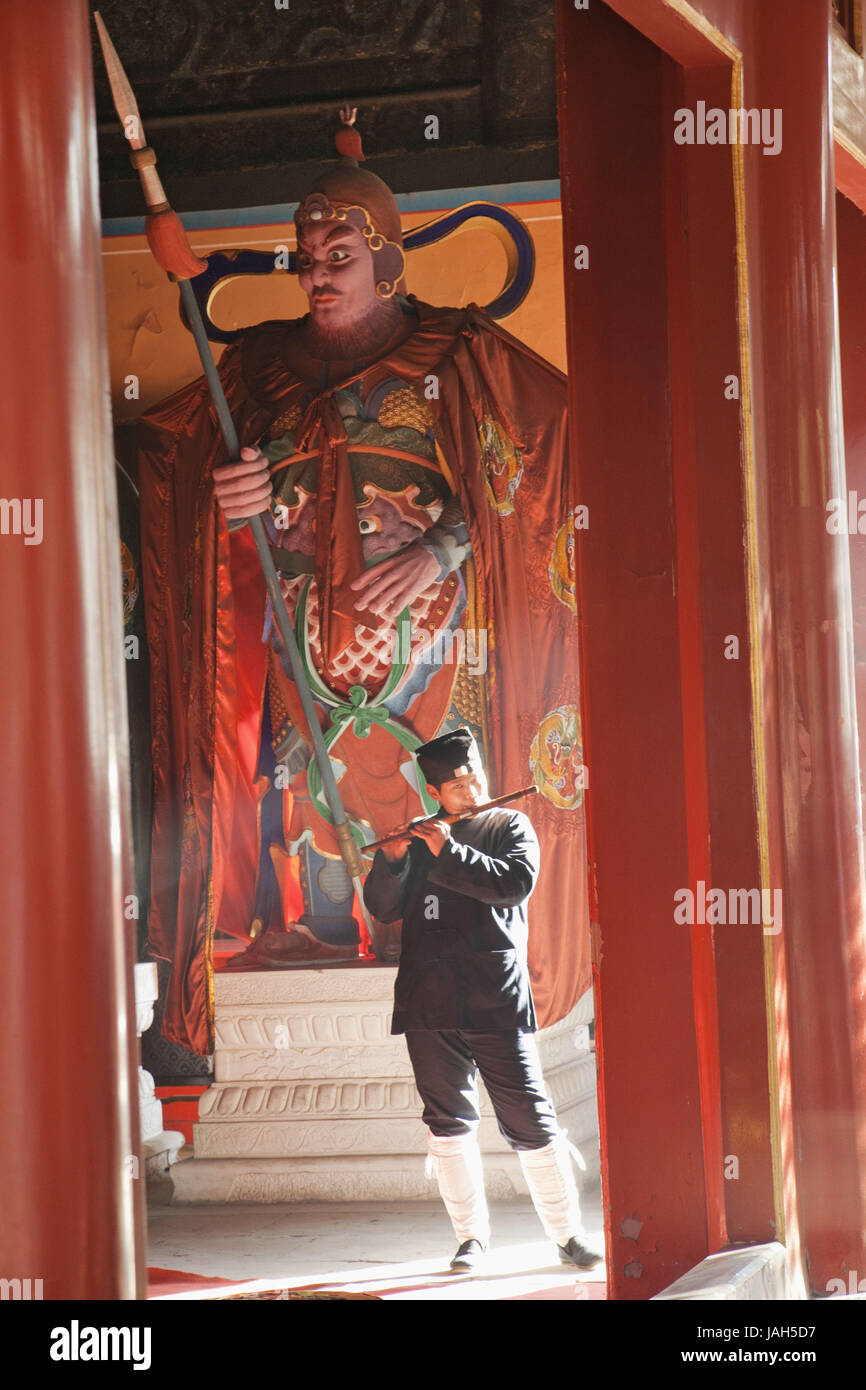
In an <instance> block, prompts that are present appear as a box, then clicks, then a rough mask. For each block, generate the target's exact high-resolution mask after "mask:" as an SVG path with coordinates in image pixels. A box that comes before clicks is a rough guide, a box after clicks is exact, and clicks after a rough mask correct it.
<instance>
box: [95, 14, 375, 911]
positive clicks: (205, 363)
mask: <svg viewBox="0 0 866 1390" xmlns="http://www.w3.org/2000/svg"><path fill="white" fill-rule="evenodd" d="M94 19H95V20H96V28H97V33H98V35H99V42H100V45H101V47H102V55H103V58H104V59H105V66H106V69H107V71H108V80H109V82H110V84H111V94H112V97H113V99H114V106H115V110H116V111H117V114H118V116H119V117H120V122H121V125H122V126H123V129H124V134H125V135H126V138H127V140H128V141H129V143H130V146H131V153H130V158H131V160H132V163H133V166H134V167H135V168H136V169H137V170H138V175H139V178H140V180H141V186H142V191H143V193H144V197H145V202H146V204H147V209H148V215H147V218H146V224H145V225H146V231H147V240H148V244H149V246H150V249H151V251H152V252H153V254H154V256H155V257H156V260H157V261H158V263H159V264H160V266H161V267H162V269H163V270H165V271H166V273H167V274H168V275H170V276H171V278H172V279H173V280H176V281H177V284H178V287H179V289H180V296H181V301H182V303H183V307H184V309H185V311H186V316H187V321H188V323H189V325H190V328H191V329H192V335H193V338H194V339H195V345H196V348H197V349H198V355H199V358H200V359H201V364H202V367H203V368H204V374H205V377H206V378H207V384H208V389H209V391H210V394H211V399H212V400H213V403H214V408H215V410H216V413H217V419H218V420H219V425H220V430H221V432H222V436H223V439H224V441H225V445H226V449H227V450H228V455H229V458H230V459H233V460H237V459H238V458H239V457H240V442H239V440H238V436H237V431H236V429H235V425H234V421H233V419H232V415H231V411H230V410H229V405H228V401H227V400H226V396H225V391H224V390H223V385H222V382H221V381H220V377H219V373H218V371H217V368H216V363H215V362H214V357H213V353H212V351H211V346H210V341H209V339H208V336H207V333H206V332H205V327H204V323H203V321H202V316H201V311H200V309H199V306H198V301H197V299H196V297H195V292H194V290H193V288H192V285H191V284H190V280H191V279H192V278H193V277H194V276H196V275H200V274H201V272H202V271H203V270H204V269H206V262H205V261H201V260H199V259H198V257H197V256H195V255H194V254H193V251H192V249H191V247H190V245H189V242H188V241H187V237H186V232H185V230H184V228H183V224H182V223H181V220H180V218H179V217H178V216H177V213H175V212H174V211H173V210H172V208H171V207H170V205H169V203H168V199H167V198H166V196H165V190H164V189H163V187H162V182H161V180H160V177H159V175H158V174H157V172H156V155H155V154H154V152H153V150H151V149H150V147H149V146H148V145H147V142H146V140H145V136H144V127H143V125H142V122H141V116H140V114H139V110H138V104H137V102H136V100H135V95H134V93H133V91H132V88H131V86H130V84H129V80H128V78H127V76H126V73H125V71H124V69H123V65H122V63H121V61H120V59H119V58H118V56H117V51H116V50H115V47H114V44H113V43H112V42H111V38H110V37H109V34H108V30H107V29H106V27H105V24H104V23H103V21H102V17H101V16H100V15H99V13H98V12H96V13H94ZM249 527H250V530H251V531H252V535H253V540H254V541H255V545H256V550H257V552H258V556H259V560H260V562H261V566H262V572H263V574H264V577H265V584H266V585H267V590H268V593H269V595H270V599H271V603H272V605H273V610H274V618H275V621H276V624H277V628H278V630H279V633H280V637H281V638H282V640H283V645H284V646H285V649H286V652H287V653H288V657H289V664H290V666H291V668H292V678H293V679H294V682H295V685H296V687H297V691H298V695H299V697H300V701H301V707H302V709H303V711H304V718H305V719H306V721H307V726H308V728H309V730H310V737H311V739H312V742H313V753H314V756H315V759H316V763H317V765H318V769H319V774H320V776H321V779H322V791H323V792H324V794H325V800H326V801H327V803H328V809H329V810H330V812H331V816H332V818H333V822H334V834H335V836H336V839H337V844H338V846H339V849H340V855H341V857H342V860H343V863H344V864H345V866H346V871H347V873H348V875H349V877H350V879H351V880H352V883H353V884H354V886H355V890H356V892H357V895H358V903H359V905H360V908H361V912H362V913H363V915H364V921H365V922H366V924H367V929H368V931H369V932H370V935H371V937H372V936H373V924H372V922H371V920H370V914H369V913H368V911H367V909H366V907H365V905H364V897H363V884H362V882H361V873H362V865H361V858H360V855H359V854H358V846H357V845H356V843H355V839H354V836H353V835H352V831H351V829H350V827H349V822H348V820H347V819H346V812H345V810H344V809H343V800H342V797H341V796H340V791H339V788H338V786H337V781H336V778H335V777H334V769H333V767H332V766H331V759H330V757H329V756H328V750H327V748H326V747H325V740H324V738H323V737H322V730H321V728H320V726H319V721H318V718H317V717H316V708H315V705H314V703H313V696H312V693H311V691H310V686H309V682H308V680H307V675H306V672H305V670H304V667H303V664H302V662H301V655H300V652H299V651H298V644H297V642H296V640H295V633H294V629H293V627H292V621H291V618H290V617H289V612H288V609H287V608H286V601H285V599H284V597H283V592H282V590H281V588H280V582H279V579H278V578H277V571H276V567H275V565H274V561H273V556H272V555H271V551H270V546H269V544H268V537H267V532H266V531H265V526H264V522H263V521H262V518H261V516H253V517H250V519H249Z"/></svg>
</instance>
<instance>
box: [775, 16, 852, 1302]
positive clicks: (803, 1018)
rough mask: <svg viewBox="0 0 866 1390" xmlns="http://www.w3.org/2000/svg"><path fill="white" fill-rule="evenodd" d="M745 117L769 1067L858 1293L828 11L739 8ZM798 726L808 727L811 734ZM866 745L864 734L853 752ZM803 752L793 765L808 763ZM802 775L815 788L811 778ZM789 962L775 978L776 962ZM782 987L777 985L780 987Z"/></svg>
mask: <svg viewBox="0 0 866 1390" xmlns="http://www.w3.org/2000/svg"><path fill="white" fill-rule="evenodd" d="M749 14H750V23H751V24H752V25H753V33H752V38H751V43H750V47H751V51H752V55H753V60H754V63H755V66H756V77H755V82H756V85H755V89H754V91H755V98H754V99H755V100H756V102H757V104H759V105H760V106H762V107H763V106H766V107H769V108H772V109H775V108H779V109H780V110H781V111H782V113H783V121H784V124H783V132H784V135H783V149H782V152H781V153H780V154H779V155H777V156H775V157H769V158H761V157H760V155H758V154H756V155H755V157H754V161H753V164H758V163H759V164H760V170H758V171H756V170H754V168H753V171H752V172H753V179H752V184H753V187H752V192H751V194H750V200H749V220H750V228H751V232H750V255H749V267H750V286H751V299H752V304H753V323H754V327H755V335H754V360H755V363H756V364H759V367H760V369H759V370H756V373H755V425H756V450H757V456H758V459H759V461H760V463H759V468H758V482H759V490H758V519H759V532H760V534H761V537H762V565H761V576H760V577H761V582H760V595H759V597H760V604H761V612H762V615H763V622H764V633H763V636H764V664H765V678H764V689H765V707H764V710H763V721H764V728H765V732H766V736H767V750H768V759H767V763H768V768H767V770H768V791H769V798H770V800H769V804H770V824H771V830H772V832H773V833H772V836H771V850H772V861H773V865H774V878H775V880H776V884H777V886H781V887H782V889H783V894H784V918H785V927H784V931H783V933H782V935H781V937H778V938H775V940H774V946H775V948H776V951H777V955H778V956H779V961H778V965H779V966H780V967H781V966H784V969H785V970H786V974H787V999H786V1000H784V999H782V998H781V997H779V1016H780V1044H781V1047H782V1049H787V1051H788V1057H787V1058H785V1057H784V1056H782V1058H781V1060H780V1073H781V1077H782V1080H783V1081H784V1079H785V1071H787V1074H788V1076H789V1082H790V1114H791V1120H790V1124H791V1138H792V1141H793V1154H794V1161H795V1167H796V1184H797V1191H796V1201H797V1205H798V1211H799V1217H800V1226H801V1234H802V1243H803V1251H804V1254H805V1257H806V1264H807V1269H808V1275H809V1279H810V1282H811V1285H812V1288H813V1289H814V1290H816V1291H817V1292H825V1291H826V1286H827V1282H828V1281H829V1280H830V1279H834V1278H842V1279H845V1278H846V1275H847V1271H849V1270H857V1271H859V1272H860V1277H862V1275H863V1274H864V1273H866V960H864V945H866V942H864V897H863V892H864V890H863V843H862V820H861V810H860V788H859V769H858V740H857V720H856V702H855V686H854V651H853V643H852V632H851V626H852V614H851V592H850V572H849V547H848V538H847V537H846V536H844V535H843V536H832V535H829V534H828V532H827V528H826V520H827V510H826V504H827V502H828V501H829V500H830V499H831V498H833V497H842V496H844V494H845V468H844V456H843V438H842V420H841V411H840V405H841V399H840V397H841V391H840V366H839V359H838V337H837V328H838V325H837V310H836V293H835V276H834V259H835V203H834V186H833V146H832V131H831V113H830V91H829V56H828V39H827V34H828V27H829V22H830V6H829V3H823V4H819V3H815V0H762V3H761V4H760V5H757V6H754V7H752V8H750V11H749ZM800 716H802V727H801V721H800ZM864 732H866V731H863V730H861V737H862V736H863V734H864ZM801 749H802V752H801ZM804 754H805V756H807V758H808V771H809V777H808V785H807V779H806V777H805V775H804V767H803V765H802V761H801V760H802V759H803V756H804ZM782 953H784V960H782V959H781V956H782ZM783 979H784V975H783V974H782V973H781V970H780V971H779V973H778V974H777V985H779V984H780V983H781V982H782V981H783Z"/></svg>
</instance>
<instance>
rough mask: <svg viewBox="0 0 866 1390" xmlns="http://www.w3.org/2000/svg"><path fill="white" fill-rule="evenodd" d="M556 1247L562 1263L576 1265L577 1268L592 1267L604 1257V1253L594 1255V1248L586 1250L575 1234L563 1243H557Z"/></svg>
mask: <svg viewBox="0 0 866 1390" xmlns="http://www.w3.org/2000/svg"><path fill="white" fill-rule="evenodd" d="M556 1248H557V1250H558V1251H559V1258H560V1260H561V1261H562V1263H563V1264H564V1265H577V1267H578V1269H592V1268H593V1266H594V1265H597V1264H601V1262H602V1260H603V1259H604V1255H596V1253H595V1251H594V1250H588V1249H587V1247H586V1246H585V1245H581V1243H580V1241H579V1240H578V1238H577V1236H572V1237H571V1239H570V1240H569V1241H567V1243H566V1244H565V1245H558V1246H557V1247H556Z"/></svg>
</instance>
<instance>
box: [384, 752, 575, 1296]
mask: <svg viewBox="0 0 866 1390" xmlns="http://www.w3.org/2000/svg"><path fill="white" fill-rule="evenodd" d="M415 756H416V759H417V762H418V767H419V772H420V775H421V777H422V778H423V779H424V781H425V782H426V783H427V790H428V792H429V793H430V795H431V796H433V797H435V799H437V800H438V801H439V803H440V808H441V810H442V812H443V813H445V814H447V815H454V814H464V815H465V813H466V812H471V811H472V810H473V809H474V808H476V807H481V806H483V804H484V802H486V801H487V800H488V791H487V779H486V776H485V773H484V768H483V766H482V763H481V757H480V754H479V751H478V746H477V744H476V742H475V739H474V738H473V737H472V735H471V733H469V731H468V730H466V729H457V730H455V731H453V732H451V733H448V734H444V735H442V736H441V737H439V738H435V739H433V740H432V741H430V742H428V743H426V744H424V745H423V746H422V747H420V748H418V749H417V750H416V753H415ZM539 859H540V855H539V846H538V839H537V837H536V835H535V831H534V830H533V828H532V824H531V823H530V821H529V819H528V817H527V816H525V815H524V814H523V813H522V812H520V811H515V810H512V809H511V808H510V807H497V808H493V809H490V810H481V811H480V812H479V813H478V814H477V815H474V816H470V817H469V818H468V819H462V820H460V821H458V822H457V823H456V824H454V825H450V824H449V823H448V822H447V821H446V820H445V819H438V820H434V821H429V820H426V821H424V822H423V823H419V824H417V825H410V826H409V827H408V828H407V831H406V833H405V835H403V836H402V837H401V838H400V839H397V840H392V841H390V843H388V844H387V845H385V846H383V848H381V849H380V850H379V851H378V852H377V854H376V857H375V859H374V861H373V867H372V869H371V871H370V873H369V875H368V877H367V881H366V885H365V889H364V897H365V900H366V903H367V906H368V907H369V909H370V911H371V912H373V913H374V914H375V915H376V917H378V918H379V919H380V920H381V921H384V922H393V921H395V920H397V919H399V918H402V921H403V944H402V952H401V957H400V966H399V970H398V972H397V980H396V984H395V988H394V1015H393V1019H392V1024H391V1032H392V1033H404V1034H405V1036H406V1044H407V1047H408V1049H409V1056H410V1058H411V1062H412V1069H413V1071H414V1073H415V1082H416V1084H417V1087H418V1090H419V1092H420V1094H421V1098H422V1100H423V1102H424V1112H423V1118H424V1123H425V1124H426V1125H427V1128H428V1136H429V1137H428V1145H429V1151H430V1154H431V1155H432V1158H433V1161H434V1163H435V1165H436V1171H437V1177H438V1181H439V1190H440V1193H441V1195H442V1199H443V1201H444V1203H445V1206H446V1209H447V1211H448V1215H449V1216H450V1218H451V1222H452V1225H453V1227H454V1233H455V1236H456V1238H457V1240H458V1242H459V1249H458V1250H457V1253H456V1255H455V1256H454V1259H453V1260H452V1261H451V1267H452V1269H455V1270H463V1269H473V1268H476V1267H477V1266H478V1265H479V1264H481V1263H482V1262H483V1260H484V1257H485V1255H486V1252H487V1247H488V1243H489V1239H490V1221H489V1214H488V1210H487V1202H486V1198H485V1193H484V1174H483V1169H482V1162H481V1152H480V1149H479V1146H478V1141H477V1130H478V1125H479V1121H480V1115H479V1110H478V1092H477V1087H476V1078H477V1074H478V1072H479V1071H480V1073H481V1076H482V1078H483V1081H484V1084H485V1086H486V1088H487V1091H488V1094H489V1096H490V1100H491V1102H492V1104H493V1108H494V1111H495V1114H496V1119H497V1122H498V1125H499V1129H500V1132H501V1134H502V1135H503V1137H504V1138H505V1140H506V1141H507V1143H508V1144H509V1145H510V1146H511V1148H512V1149H514V1150H516V1152H517V1154H518V1157H519V1159H520V1163H521V1166H522V1168H523V1172H524V1175H525V1178H526V1182H527V1185H528V1187H529V1191H530V1194H531V1196H532V1200H533V1203H534V1205H535V1209H536V1211H537V1212H538V1215H539V1217H540V1219H541V1222H542V1225H543V1226H544V1229H545V1231H546V1233H547V1235H548V1236H549V1237H550V1238H551V1239H552V1240H554V1241H555V1242H556V1244H557V1246H558V1248H559V1255H560V1259H561V1260H562V1261H563V1262H564V1263H573V1264H575V1265H577V1266H578V1267H579V1268H581V1269H590V1268H592V1266H593V1265H594V1264H596V1263H598V1261H599V1260H600V1259H601V1256H600V1255H597V1254H595V1253H594V1252H593V1251H592V1250H591V1249H589V1248H588V1246H587V1245H586V1243H585V1240H586V1237H585V1233H584V1231H583V1226H582V1223H581V1215H580V1205H579V1200H578V1193H577V1187H576V1184H575V1181H574V1175H573V1172H572V1168H571V1159H570V1156H569V1150H568V1145H567V1142H566V1140H565V1136H564V1134H563V1133H562V1131H561V1130H560V1129H559V1126H558V1124H557V1119H556V1114H555V1112H554V1109H553V1105H552V1104H551V1101H550V1099H549V1097H548V1095H547V1092H546V1090H545V1085H544V1079H543V1077H542V1075H541V1068H540V1065H539V1061H538V1053H537V1050H536V1046H535V1040H534V1037H533V1034H534V1032H535V1028H536V1019H535V1007H534V1005H533V1000H532V992H531V989H530V983H529V973H528V969H527V941H528V929H527V918H526V904H527V901H528V899H529V897H530V894H531V893H532V890H533V888H534V887H535V883H536V880H537V878H538V871H539Z"/></svg>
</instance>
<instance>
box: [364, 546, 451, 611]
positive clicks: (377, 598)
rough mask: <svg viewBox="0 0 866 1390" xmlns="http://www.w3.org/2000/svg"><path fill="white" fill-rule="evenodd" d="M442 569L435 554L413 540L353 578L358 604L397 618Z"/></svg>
mask: <svg viewBox="0 0 866 1390" xmlns="http://www.w3.org/2000/svg"><path fill="white" fill-rule="evenodd" d="M440 569H441V565H440V564H439V561H438V560H437V558H436V556H435V555H434V554H433V553H432V552H431V551H429V550H427V549H426V548H425V547H424V546H423V545H421V544H419V542H418V541H413V542H412V544H411V545H407V546H406V549H405V550H401V551H400V553H399V555H392V556H391V557H390V559H388V560H382V561H381V563H380V564H378V565H373V567H372V569H368V570H365V571H364V573H363V574H359V575H358V578H357V579H353V580H352V585H351V587H352V588H353V589H354V591H355V593H356V594H357V595H358V597H357V599H356V603H355V606H356V607H357V608H358V609H366V610H367V611H368V612H370V613H378V614H379V616H380V617H382V618H396V617H397V615H398V613H402V611H403V609H404V608H406V607H407V606H408V605H409V604H410V603H411V602H412V600H413V599H415V598H417V597H418V595H419V594H420V593H423V591H424V590H425V589H427V588H429V586H430V585H431V584H432V583H433V580H434V579H436V577H437V575H438V574H439V571H440Z"/></svg>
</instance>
